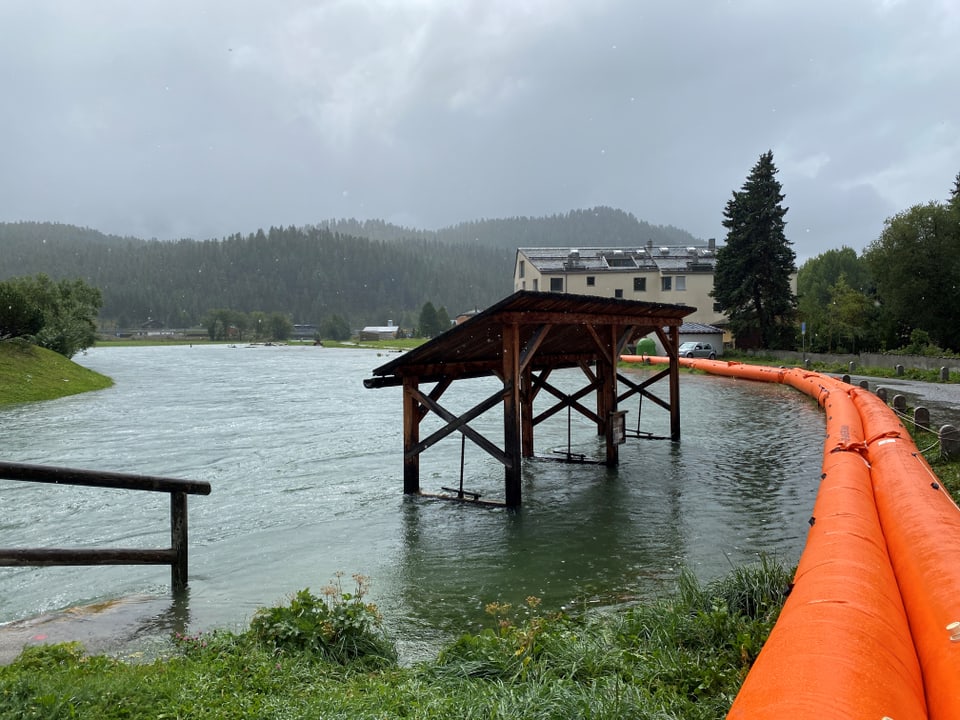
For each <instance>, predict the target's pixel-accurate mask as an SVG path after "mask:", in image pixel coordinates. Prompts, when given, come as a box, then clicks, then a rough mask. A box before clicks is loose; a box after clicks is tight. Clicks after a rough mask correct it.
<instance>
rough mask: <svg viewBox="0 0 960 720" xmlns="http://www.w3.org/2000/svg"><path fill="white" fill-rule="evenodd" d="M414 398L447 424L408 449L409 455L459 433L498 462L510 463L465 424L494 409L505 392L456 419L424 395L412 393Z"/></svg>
mask: <svg viewBox="0 0 960 720" xmlns="http://www.w3.org/2000/svg"><path fill="white" fill-rule="evenodd" d="M412 393H413V395H414V397H415V398H416V399H417V400H419V401H420V402H421V403H422V404H424V405H425V406H427V407H428V408H430V410H431V412H433V413H435V414H437V415H438V416H440V417H441V418H443V419H444V420H446V421H447V424H446V425H444V426H443V427H442V428H440V429H439V430H437V431H436V432H434V433H433V434H431V435H430V437H428V438H426V439H425V440H423V441H422V442H419V443H417V445H416V446H414V447H413V448H411V449H410V453H411V454H416V455H419V454H420V453H422V452H423V451H424V450H426V449H427V448H429V447H430V446H432V445H435V444H436V443H438V442H439V441H440V440H442V439H443V438H445V437H446V436H447V435H449V434H450V433H453V432H456V431H458V430H459V431H460V432H461V433H463V434H464V435H466V436H467V437H468V438H470V439H471V440H473V442H474V443H476V444H477V445H479V446H480V447H481V448H483V449H484V450H486V451H487V452H488V453H490V455H492V456H493V457H494V458H495V459H496V460H497V461H498V462H500V463H503V464H504V465H508V464H509V463H510V458H509V456H508V455H506V454H504V453H503V451H501V450H500V448H498V447H497V446H496V445H494V444H493V443H492V442H490V441H489V440H487V439H486V438H485V437H484V436H483V435H481V434H480V433H478V432H477V431H476V430H474V429H473V428H471V427H470V426H469V425H467V423H469V422H470V421H471V420H473V419H475V418H477V417H479V416H481V415H483V414H484V413H485V412H487V410H490V409H491V408H493V407H496V406H497V405H499V404H500V402H501V400H502V399H503V397H504V394H505V391H500V392H496V393H494V394H493V395H491V396H490V397H488V398H487V399H486V400H484V401H483V402H481V403H480V404H478V405H475V406H474V407H473V408H471V409H470V410H468V411H467V412H465V413H464V414H463V415H460V416H459V417H457V416H456V415H454V414H453V413H452V412H450V411H449V410H447V409H446V408H444V407H442V406H441V405H440V404H439V403H437V402H434V401H433V399H431V398H430V397H428V396H426V395H424V394H423V393H421V392H420V391H419V390H416V389H415V390H413V391H412ZM404 458H406V451H405V452H404Z"/></svg>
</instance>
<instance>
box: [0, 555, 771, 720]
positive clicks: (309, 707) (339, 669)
mask: <svg viewBox="0 0 960 720" xmlns="http://www.w3.org/2000/svg"><path fill="white" fill-rule="evenodd" d="M789 580H790V573H788V572H787V571H785V570H784V569H783V568H782V567H781V566H779V565H777V564H775V563H771V562H766V561H764V562H762V563H761V564H760V565H759V566H755V567H750V568H741V569H738V570H736V571H735V572H734V573H733V574H731V575H730V576H729V577H726V578H722V579H721V580H719V581H716V582H714V583H711V584H709V585H706V586H704V585H702V584H701V583H699V582H698V581H697V580H696V579H695V578H694V577H693V576H692V575H691V574H689V573H685V574H684V575H683V576H682V577H681V580H680V583H679V587H678V589H677V591H676V593H675V594H674V595H673V596H671V597H668V598H664V599H661V600H656V601H651V602H648V603H644V604H638V605H636V606H634V607H630V608H621V609H619V610H608V611H605V612H590V613H586V614H583V613H581V614H567V613H544V612H542V611H541V608H540V606H539V601H538V600H537V599H536V598H528V600H527V602H526V604H525V605H524V606H523V607H520V608H511V607H510V606H508V605H503V604H496V603H494V604H491V605H490V606H488V613H489V615H490V621H489V622H490V625H491V626H490V627H489V628H487V629H485V630H482V631H480V632H478V633H473V634H466V635H463V636H461V637H460V638H459V639H457V640H456V641H454V642H452V643H450V644H449V645H448V646H447V647H445V648H443V649H442V650H441V652H440V653H439V654H438V656H437V657H436V658H435V659H434V660H431V661H427V662H423V663H420V664H417V665H415V666H412V667H401V666H399V665H397V664H396V663H395V662H394V661H393V660H392V659H391V656H390V654H389V653H384V652H383V648H382V640H383V637H382V635H380V629H379V619H378V618H379V615H378V614H377V611H376V608H375V607H373V606H372V605H369V604H367V603H366V601H365V600H364V599H363V593H362V591H358V592H349V593H347V592H343V591H342V590H341V589H340V588H339V587H338V586H337V587H334V588H332V589H331V588H327V589H325V590H324V592H322V593H321V594H322V595H323V596H324V597H325V598H326V600H324V599H323V598H321V597H318V596H311V598H312V599H310V601H309V603H308V604H309V605H311V606H312V607H313V608H314V610H315V611H316V610H317V606H318V605H319V604H321V603H327V605H328V608H327V609H326V610H323V609H322V608H320V610H319V611H317V612H311V613H307V614H306V615H305V614H304V613H302V612H301V610H302V608H303V603H304V601H305V600H306V599H307V598H306V597H305V595H304V593H306V592H307V591H303V592H301V593H298V595H297V596H296V597H295V598H294V599H293V600H292V602H291V605H290V606H289V607H287V608H279V609H276V610H275V611H274V610H267V611H265V612H264V611H262V612H261V613H260V614H259V615H258V617H259V618H261V619H262V618H264V617H267V618H269V627H270V628H272V629H278V628H279V629H281V630H282V632H281V633H280V634H279V635H278V634H277V633H275V632H273V631H272V630H271V632H270V633H269V637H265V636H264V635H263V633H262V630H263V624H262V623H258V622H254V623H253V626H252V628H251V629H250V630H248V631H246V632H242V633H230V632H225V631H215V632H212V633H202V634H199V635H195V636H192V637H179V638H177V640H176V643H175V646H174V648H173V649H172V650H171V651H170V653H169V654H168V655H167V656H165V657H161V658H158V659H156V660H153V661H151V662H140V663H136V662H125V661H123V660H121V659H115V658H110V657H104V656H94V657H87V656H85V655H84V653H83V649H82V647H81V646H79V645H78V644H62V645H53V646H46V647H34V648H29V649H27V650H25V651H24V652H23V653H22V654H21V655H20V657H19V658H18V659H17V660H16V661H14V662H13V663H12V664H11V665H9V666H6V667H2V668H0V717H3V718H8V717H9V718H22V719H23V720H38V719H40V718H43V719H53V718H97V719H98V720H100V719H103V720H113V719H119V718H125V719H137V718H150V719H151V720H153V719H155V718H182V719H187V718H191V719H197V720H201V719H202V720H219V719H220V718H263V719H264V720H270V719H280V718H351V719H352V720H353V719H360V720H362V719H363V718H423V719H427V718H478V719H479V718H483V719H484V720H490V719H499V718H504V719H507V718H509V719H510V720H513V718H521V717H522V718H564V719H566V718H578V717H590V718H611V719H612V718H624V717H630V718H641V719H642V718H651V719H652V718H658V719H660V720H663V719H670V718H677V719H679V718H685V719H689V720H707V719H708V718H709V719H710V720H713V719H715V718H722V717H723V716H724V715H725V714H726V712H727V710H728V709H729V707H730V704H731V703H732V701H733V698H734V697H735V695H736V693H737V691H738V689H739V687H740V684H741V683H742V681H743V678H744V677H745V675H746V673H747V671H748V670H749V668H750V666H751V664H752V663H753V661H754V659H755V658H756V656H757V653H758V652H759V650H760V647H761V646H762V644H763V642H764V641H765V640H766V638H767V636H768V635H769V632H770V630H771V629H772V626H773V623H774V621H775V620H776V617H777V615H778V613H779V610H780V608H781V607H782V603H783V600H784V597H785V592H786V589H787V587H788V583H789ZM357 582H358V588H359V587H361V586H360V583H361V582H365V579H363V578H361V579H359V580H358V581H357ZM344 606H345V607H344ZM305 617H306V618H307V620H306V621H305V620H304V618H305ZM311 617H313V618H315V620H310V618H311ZM278 623H279V624H278ZM344 632H346V633H352V634H353V636H354V637H357V636H358V635H359V634H365V633H374V634H375V635H376V637H374V638H372V639H374V640H376V642H375V643H373V644H371V645H369V646H368V645H366V644H365V643H358V644H352V643H351V647H360V646H364V647H370V648H371V651H370V652H372V653H373V654H372V656H369V655H367V654H365V653H366V652H367V651H364V654H361V655H359V656H356V655H353V654H348V655H346V656H340V657H339V658H338V659H336V660H334V659H331V657H333V656H331V655H329V653H328V652H327V651H326V650H323V649H321V648H319V647H318V646H316V644H315V643H316V642H318V641H319V642H321V644H326V643H327V642H328V641H330V642H336V643H338V644H340V641H339V638H341V637H342V633H344ZM321 637H323V638H326V639H325V640H321ZM358 639H359V638H358ZM305 642H306V644H305ZM371 659H372V662H371Z"/></svg>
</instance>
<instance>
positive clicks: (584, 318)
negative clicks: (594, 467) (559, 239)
mask: <svg viewBox="0 0 960 720" xmlns="http://www.w3.org/2000/svg"><path fill="white" fill-rule="evenodd" d="M695 311H696V308H692V307H688V306H683V305H666V304H661V303H645V302H637V301H633V300H623V299H619V298H602V297H591V296H587V295H571V294H564V293H547V292H531V291H524V290H521V291H519V292H516V293H514V294H513V295H510V296H508V297H506V298H504V299H503V300H501V301H500V302H498V303H496V304H495V305H493V306H491V307H489V308H487V309H486V310H484V311H482V312H480V313H478V314H477V315H474V316H473V317H471V318H470V319H468V320H466V321H465V322H463V323H462V324H460V325H457V326H454V327H452V328H450V329H449V330H447V331H446V332H444V333H443V334H441V335H439V336H437V337H435V338H433V339H432V340H430V341H428V342H426V343H424V344H423V345H421V346H419V347H417V348H415V349H413V350H411V351H409V352H407V353H404V354H403V355H401V356H399V357H398V358H397V359H395V360H393V361H391V362H388V363H386V364H385V365H381V366H380V367H378V368H376V369H374V370H373V375H374V377H372V378H368V379H367V380H364V385H365V386H366V387H368V388H381V387H397V386H401V387H402V388H403V491H404V492H405V493H408V494H419V493H420V454H421V453H422V452H423V451H424V450H426V449H427V448H429V447H431V446H432V445H434V444H435V443H437V442H439V441H440V440H441V439H443V438H444V437H446V436H448V435H450V434H451V433H454V432H460V433H461V434H462V435H463V436H464V437H466V438H469V439H470V440H471V441H473V442H474V443H476V444H477V445H478V446H479V447H481V448H483V450H485V451H486V452H487V453H489V454H490V455H491V456H492V457H494V458H496V459H497V460H498V461H499V462H500V463H501V464H502V465H503V467H504V471H505V479H504V483H505V488H504V494H505V501H504V502H505V504H506V505H507V506H508V507H518V506H519V505H520V488H521V482H520V481H521V464H522V459H523V458H524V457H533V456H534V444H533V438H534V432H533V431H534V427H535V426H536V425H537V424H539V423H540V422H542V421H543V420H546V419H547V418H548V417H551V416H552V415H554V414H556V413H557V412H559V411H561V410H564V409H572V410H576V411H577V412H578V413H580V414H582V415H584V416H586V417H587V418H589V419H590V420H591V421H592V422H594V423H596V427H597V434H598V435H604V436H606V464H607V465H609V466H616V465H617V464H618V462H619V443H621V442H623V437H624V413H622V412H620V411H619V410H618V403H619V402H620V401H622V400H625V399H626V398H628V397H630V396H632V395H634V394H637V393H640V394H641V395H642V396H643V397H646V398H649V399H650V400H651V401H652V402H654V403H656V404H657V405H659V406H660V407H662V408H664V409H666V410H668V411H669V413H670V439H671V440H674V441H676V440H679V439H680V375H679V364H678V362H677V347H678V345H679V342H678V338H679V327H680V325H681V324H682V322H683V318H685V317H686V316H687V315H689V314H690V313H693V312H695ZM650 333H655V334H656V335H657V337H658V338H659V339H660V342H661V344H662V345H663V347H664V348H665V349H666V351H667V354H668V355H669V356H670V363H669V365H668V366H667V367H666V368H665V369H663V370H661V371H660V372H658V373H656V374H655V375H653V376H651V377H650V378H648V379H647V380H646V381H644V382H643V383H640V384H637V383H635V382H633V381H631V380H630V379H629V378H626V377H624V376H622V375H620V374H619V373H618V372H617V362H618V360H619V358H620V355H621V354H622V353H623V352H624V350H625V348H626V346H627V345H628V344H629V343H632V342H634V341H636V340H637V339H639V338H641V337H643V336H645V335H648V334H650ZM570 367H579V368H580V369H581V370H582V371H583V373H584V375H585V376H586V379H587V384H586V385H585V386H584V387H583V388H582V389H580V390H578V391H577V392H575V393H573V394H567V393H565V392H563V391H561V390H560V389H558V388H556V387H554V386H553V385H551V384H550V383H549V382H548V379H549V376H550V373H551V372H553V371H554V370H556V369H558V368H570ZM491 375H492V376H496V377H498V378H499V379H500V380H501V382H502V388H501V389H498V390H497V391H496V392H495V393H493V394H492V395H490V396H489V397H488V398H486V399H484V400H483V401H481V402H480V403H479V404H477V405H476V406H474V407H473V408H471V409H470V410H468V411H466V412H464V413H462V414H460V415H455V414H454V413H452V412H450V411H449V410H447V409H445V408H444V407H443V406H442V405H440V398H441V397H442V396H443V394H444V393H445V392H446V391H447V390H448V389H449V388H450V386H451V385H452V384H453V383H454V381H456V380H462V379H466V378H476V377H486V376H491ZM664 378H667V379H668V386H669V399H668V400H663V399H661V398H659V397H658V396H656V395H654V394H653V393H652V392H651V391H650V389H649V387H650V385H651V384H653V383H655V382H658V381H660V380H662V379H664ZM618 381H619V382H622V383H624V384H625V385H626V386H627V387H628V390H627V391H625V392H624V393H623V394H618ZM424 384H433V388H432V389H431V390H430V391H429V392H425V391H423V390H421V385H424ZM541 391H546V392H547V393H549V394H550V395H553V396H554V397H555V398H556V399H557V402H556V404H555V405H553V406H552V407H550V408H549V409H548V410H546V411H544V412H541V413H540V414H538V415H536V416H534V414H533V402H534V399H535V398H536V397H537V395H538V394H539V393H540V392H541ZM592 393H594V394H595V396H596V408H595V409H592V408H590V407H587V406H586V405H584V404H583V403H581V400H582V399H583V398H584V397H586V396H588V395H590V394H592ZM498 405H502V407H503V429H504V434H503V445H504V447H503V448H500V447H498V446H497V445H496V444H495V443H494V442H491V441H490V440H489V439H487V438H486V437H484V436H483V435H481V434H480V433H478V432H477V431H476V430H474V429H473V428H471V427H470V425H469V423H470V421H471V420H474V419H475V418H477V417H479V416H480V415H483V414H484V413H486V412H487V411H489V410H491V409H493V408H495V407H497V406H498ZM430 412H433V413H435V414H436V415H437V416H439V417H440V418H441V419H442V420H443V421H444V422H445V423H446V424H445V425H444V426H443V427H441V428H440V429H439V430H437V431H435V432H433V433H432V434H431V435H430V436H429V437H426V438H421V437H420V423H421V421H422V420H423V418H424V417H426V416H427V414H428V413H430ZM459 497H460V499H463V492H462V487H461V492H460V495H459Z"/></svg>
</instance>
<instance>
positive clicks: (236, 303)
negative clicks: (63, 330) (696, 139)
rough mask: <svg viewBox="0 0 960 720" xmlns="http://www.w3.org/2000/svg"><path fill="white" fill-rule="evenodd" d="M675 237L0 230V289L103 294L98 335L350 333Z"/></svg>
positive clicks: (590, 219)
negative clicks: (569, 263)
mask: <svg viewBox="0 0 960 720" xmlns="http://www.w3.org/2000/svg"><path fill="white" fill-rule="evenodd" d="M691 237H692V236H691V235H689V233H686V232H684V231H682V230H678V229H676V228H663V227H658V226H652V225H648V224H646V223H641V222H639V221H638V220H637V219H636V218H634V217H633V216H632V215H629V214H627V213H623V212H621V211H618V210H611V209H609V208H596V209H594V210H589V211H575V212H571V213H569V214H567V215H557V216H552V217H548V218H511V219H503V220H483V221H476V222H470V223H462V224H460V225H457V226H455V227H452V228H446V229H443V230H437V231H424V230H411V229H409V228H401V227H397V226H394V225H390V224H389V223H385V222H382V221H362V222H361V221H356V220H339V221H330V222H327V223H323V224H321V225H318V226H307V227H302V228H298V227H288V228H270V229H269V230H268V231H266V232H264V231H262V230H258V231H257V232H256V233H252V234H249V235H246V236H242V235H240V234H236V235H231V236H229V237H226V238H223V239H219V240H175V241H158V240H142V239H138V238H131V237H118V236H115V235H105V234H103V233H100V232H97V231H96V230H91V229H89V228H79V227H75V226H71V225H62V224H57V223H26V222H21V223H5V224H4V223H0V280H3V279H6V278H9V277H22V276H27V275H31V276H32V275H36V274H37V273H45V274H46V275H49V276H50V277H51V278H53V279H61V278H71V279H72V278H81V279H83V280H85V281H86V282H88V283H89V284H91V285H93V286H95V287H98V288H100V289H101V291H102V293H103V308H102V311H101V320H102V321H103V323H104V325H105V326H106V327H110V326H112V324H113V323H116V324H118V325H119V326H120V327H122V328H129V327H132V326H136V325H139V324H140V323H143V322H145V321H146V320H148V319H153V320H159V321H160V322H162V323H163V324H164V325H165V326H166V327H188V326H196V325H198V324H199V323H200V322H201V320H202V318H203V317H204V315H205V314H206V313H207V312H208V311H210V310H212V309H215V308H227V309H230V310H237V311H241V312H247V313H249V312H253V311H263V312H281V313H284V314H286V315H288V316H290V318H291V319H292V320H293V322H295V323H317V324H319V323H321V322H323V321H324V320H325V319H327V318H329V317H331V316H333V315H339V316H340V317H342V318H344V319H345V320H346V321H347V322H348V323H349V324H350V325H351V326H352V327H360V326H363V325H382V324H385V323H386V322H387V321H388V320H393V321H394V323H396V324H399V325H401V326H403V327H412V326H413V325H415V324H416V321H417V317H418V314H419V311H420V308H421V307H422V306H423V304H424V303H425V302H427V301H430V302H431V303H433V304H434V306H436V307H438V308H439V307H444V308H446V310H447V312H448V314H449V315H450V316H451V317H452V316H454V315H456V314H457V313H459V312H462V311H465V310H471V309H473V308H475V307H476V308H481V309H482V308H484V307H486V306H488V305H490V304H492V303H494V302H496V301H497V300H499V299H501V298H503V297H504V296H505V295H508V294H509V293H510V292H511V291H512V289H513V283H512V278H513V263H514V259H515V253H516V248H517V247H523V246H536V245H556V246H561V247H563V246H570V247H577V246H581V247H587V246H590V245H606V244H609V245H617V244H623V245H638V246H639V245H640V244H643V243H645V242H646V241H647V240H653V242H654V243H655V244H663V243H671V244H685V243H687V242H688V240H689V239H690V238H691Z"/></svg>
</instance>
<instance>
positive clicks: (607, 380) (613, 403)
mask: <svg viewBox="0 0 960 720" xmlns="http://www.w3.org/2000/svg"><path fill="white" fill-rule="evenodd" d="M609 331H610V332H609V337H608V338H607V343H608V348H607V353H606V355H605V356H604V357H602V358H600V359H599V360H598V362H597V366H598V367H599V365H600V364H601V363H602V364H603V365H604V369H603V382H602V383H601V385H600V388H599V392H602V393H603V396H604V403H603V419H604V428H603V431H604V434H605V435H606V438H607V467H616V466H617V465H619V464H620V444H619V443H618V442H617V440H616V439H615V437H614V430H615V422H614V418H615V417H616V415H617V335H618V329H617V327H616V326H615V325H611V326H610V327H609ZM622 421H623V418H621V426H622Z"/></svg>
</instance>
